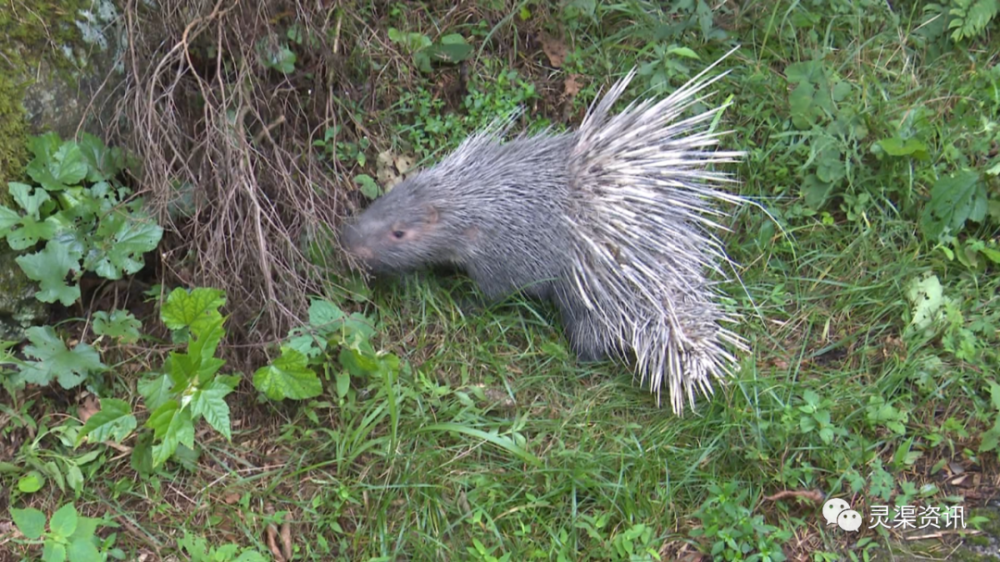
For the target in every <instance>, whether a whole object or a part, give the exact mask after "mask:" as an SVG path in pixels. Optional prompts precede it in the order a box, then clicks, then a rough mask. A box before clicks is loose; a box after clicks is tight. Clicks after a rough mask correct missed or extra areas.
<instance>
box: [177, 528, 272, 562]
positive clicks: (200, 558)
mask: <svg viewBox="0 0 1000 562" xmlns="http://www.w3.org/2000/svg"><path fill="white" fill-rule="evenodd" d="M177 548H179V549H181V550H183V551H184V553H185V554H187V555H188V557H189V558H190V560H191V562H266V561H267V560H268V558H266V557H264V556H263V555H262V554H261V553H259V552H257V551H256V550H253V549H251V548H245V549H241V548H240V547H239V546H237V545H235V544H226V545H222V546H220V547H213V546H209V545H208V541H206V540H205V539H204V537H196V536H194V535H190V534H188V532H187V531H185V532H184V537H183V538H180V539H177ZM237 555H238V556H237Z"/></svg>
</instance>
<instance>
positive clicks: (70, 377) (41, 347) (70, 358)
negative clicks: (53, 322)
mask: <svg viewBox="0 0 1000 562" xmlns="http://www.w3.org/2000/svg"><path fill="white" fill-rule="evenodd" d="M25 335H26V336H27V338H28V341H30V342H31V345H27V346H25V347H24V354H25V355H27V356H28V357H33V358H34V359H37V361H28V362H26V364H25V366H24V368H22V369H21V378H22V379H23V380H25V381H26V382H30V383H33V384H40V385H48V384H49V383H51V382H52V379H56V380H58V381H59V384H60V386H62V387H63V388H73V387H75V386H77V385H78V384H80V383H81V382H83V380H84V379H86V378H87V375H88V374H90V373H99V372H102V371H104V370H105V369H106V367H105V365H104V364H103V363H101V356H100V355H99V354H98V353H97V351H95V350H94V348H92V347H90V346H89V345H87V344H85V343H80V344H77V345H76V347H74V348H73V349H72V350H69V349H67V348H66V344H64V343H63V341H62V339H60V338H59V336H58V335H56V332H55V330H53V329H52V327H51V326H33V327H31V328H28V329H27V330H26V331H25Z"/></svg>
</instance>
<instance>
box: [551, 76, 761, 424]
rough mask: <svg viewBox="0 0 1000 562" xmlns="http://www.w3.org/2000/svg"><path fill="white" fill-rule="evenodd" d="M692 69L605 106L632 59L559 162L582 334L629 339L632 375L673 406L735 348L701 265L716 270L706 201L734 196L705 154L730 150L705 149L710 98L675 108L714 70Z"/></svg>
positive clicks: (712, 138) (717, 372) (698, 96)
mask: <svg viewBox="0 0 1000 562" xmlns="http://www.w3.org/2000/svg"><path fill="white" fill-rule="evenodd" d="M713 66H714V65H713ZM709 68H711V67H709ZM707 71H708V69H706V72H707ZM704 75H705V72H703V73H702V74H700V75H698V76H697V77H695V78H694V79H692V80H691V81H690V82H688V83H687V84H685V85H684V86H683V87H681V88H680V89H678V90H677V91H675V92H674V93H673V94H672V95H671V96H669V97H668V98H666V99H663V100H661V101H658V102H654V101H652V100H646V101H642V102H638V103H634V104H632V105H630V106H629V107H628V108H626V109H625V110H624V111H623V112H621V113H619V114H617V115H611V114H610V109H611V106H612V105H613V104H614V103H615V101H616V100H617V99H618V97H619V96H620V95H621V93H622V92H623V91H624V89H625V87H626V86H627V84H628V82H629V81H630V80H631V78H632V77H633V76H634V71H633V72H632V73H630V74H629V75H628V76H626V77H625V78H624V79H623V80H621V81H620V82H618V83H617V84H615V85H614V86H613V87H612V88H611V90H610V91H609V92H608V94H607V95H605V96H604V97H603V98H602V99H601V100H600V102H599V103H597V104H596V106H594V107H592V108H591V110H590V112H589V113H588V115H587V117H586V118H585V119H584V122H583V124H582V125H581V126H580V129H579V130H578V131H577V133H576V137H575V138H576V141H577V142H576V145H575V146H574V149H573V153H572V157H571V159H570V163H569V167H570V170H571V176H572V179H571V181H570V186H571V191H570V193H569V194H568V197H569V199H568V201H569V207H570V209H571V211H570V212H569V213H568V215H567V216H569V217H571V218H572V220H571V221H570V229H571V231H572V233H573V234H572V236H570V238H569V239H570V240H571V242H572V244H573V253H574V258H573V259H572V260H571V263H572V264H573V269H572V273H571V275H570V277H571V278H572V280H573V281H572V286H573V287H574V288H575V290H576V294H577V295H578V296H579V298H580V299H581V300H582V301H583V302H584V303H585V306H586V307H587V308H588V310H589V311H590V313H591V316H592V318H593V319H594V320H595V321H594V322H593V323H592V326H591V332H592V334H590V335H589V337H591V338H593V340H594V341H595V342H600V343H602V344H603V345H605V347H606V348H608V349H615V348H630V349H632V350H633V351H634V352H635V358H636V374H637V375H638V376H639V378H640V380H641V381H642V382H647V381H648V383H649V385H650V389H651V390H652V391H653V392H655V393H656V394H657V400H659V398H660V392H661V390H662V388H663V387H664V386H667V390H668V393H669V395H670V401H671V405H672V407H673V410H674V412H675V413H678V414H680V413H682V412H683V409H684V398H685V397H687V399H688V401H689V402H690V403H691V405H692V407H693V405H694V399H695V395H696V390H698V391H700V392H701V393H704V394H710V393H711V392H712V379H717V378H722V377H723V376H725V375H726V374H728V373H731V372H733V371H735V370H737V369H738V365H737V363H736V359H735V357H734V356H733V354H732V353H731V350H733V349H739V350H743V349H745V344H744V343H743V342H742V340H741V339H740V338H739V337H737V336H736V335H735V334H733V333H732V332H730V331H728V330H727V329H725V328H724V327H723V326H722V325H721V323H726V322H730V321H734V320H735V319H734V318H731V317H729V316H728V315H727V314H726V313H725V312H724V311H723V310H722V308H721V307H720V305H719V304H718V297H719V295H718V293H717V290H716V289H715V287H714V283H713V282H711V281H710V280H709V277H708V275H709V274H710V273H711V272H715V273H716V274H719V275H721V276H723V277H724V272H723V271H722V268H721V266H722V264H723V263H724V262H726V261H728V258H727V257H726V254H725V251H724V250H723V248H722V246H721V244H720V243H719V241H718V239H717V238H716V237H715V236H714V235H713V234H712V231H713V230H716V229H721V228H722V227H721V226H720V225H718V224H717V223H716V222H715V219H716V218H718V217H719V216H722V215H723V213H722V212H721V211H720V210H719V209H718V208H717V206H716V204H717V203H718V202H726V203H737V204H738V203H741V202H742V199H741V198H739V197H737V196H735V195H732V194H730V193H727V192H725V191H722V190H720V189H718V187H720V186H721V184H723V183H726V182H729V181H731V180H730V179H729V178H728V177H727V176H725V175H724V174H721V173H718V172H715V171H712V170H711V169H710V166H712V165H714V164H719V163H724V162H733V161H735V160H736V159H737V158H739V157H740V156H741V155H742V154H741V153H739V152H727V151H715V150H712V148H713V147H714V146H715V145H716V144H717V143H718V137H719V136H720V135H721V134H722V133H711V132H709V131H707V128H708V124H709V123H710V122H711V121H712V120H713V118H714V117H715V116H716V114H717V113H718V112H719V111H720V110H721V109H722V107H712V108H711V109H709V110H707V111H705V112H703V113H701V114H699V115H696V116H693V117H688V118H684V117H683V114H684V113H685V112H686V111H687V110H688V109H689V108H690V107H691V106H692V105H694V104H695V103H697V102H699V101H701V100H703V99H704V98H705V97H706V96H704V93H703V92H704V90H705V89H706V88H707V87H708V86H710V85H711V84H712V83H713V82H714V81H715V80H717V79H718V78H721V75H720V76H718V77H715V78H710V79H706V78H704ZM608 342H612V344H611V345H608Z"/></svg>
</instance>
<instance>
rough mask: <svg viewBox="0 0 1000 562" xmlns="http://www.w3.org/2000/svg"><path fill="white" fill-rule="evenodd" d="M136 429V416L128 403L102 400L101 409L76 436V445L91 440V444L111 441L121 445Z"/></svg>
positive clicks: (108, 399) (109, 399) (111, 399)
mask: <svg viewBox="0 0 1000 562" xmlns="http://www.w3.org/2000/svg"><path fill="white" fill-rule="evenodd" d="M135 427H136V420H135V416H133V415H132V408H131V407H130V406H129V404H128V402H126V401H124V400H118V399H116V398H102V399H101V409H100V411H98V412H97V413H95V414H93V415H92V416H90V418H89V419H87V423H85V424H83V427H82V428H80V431H79V433H77V436H76V445H77V446H79V445H80V443H83V440H84V439H89V440H90V442H91V443H94V442H101V441H106V440H108V439H111V440H112V441H114V442H115V443H121V442H122V441H124V440H125V438H126V437H128V435H129V434H130V433H132V431H133V430H134V429H135Z"/></svg>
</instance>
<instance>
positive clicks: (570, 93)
mask: <svg viewBox="0 0 1000 562" xmlns="http://www.w3.org/2000/svg"><path fill="white" fill-rule="evenodd" d="M580 78H581V76H580V75H579V74H570V75H569V76H567V77H566V80H564V81H563V93H564V94H566V97H567V98H569V99H573V98H575V97H576V95H577V94H579V93H580V88H582V87H583V84H581V83H580Z"/></svg>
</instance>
